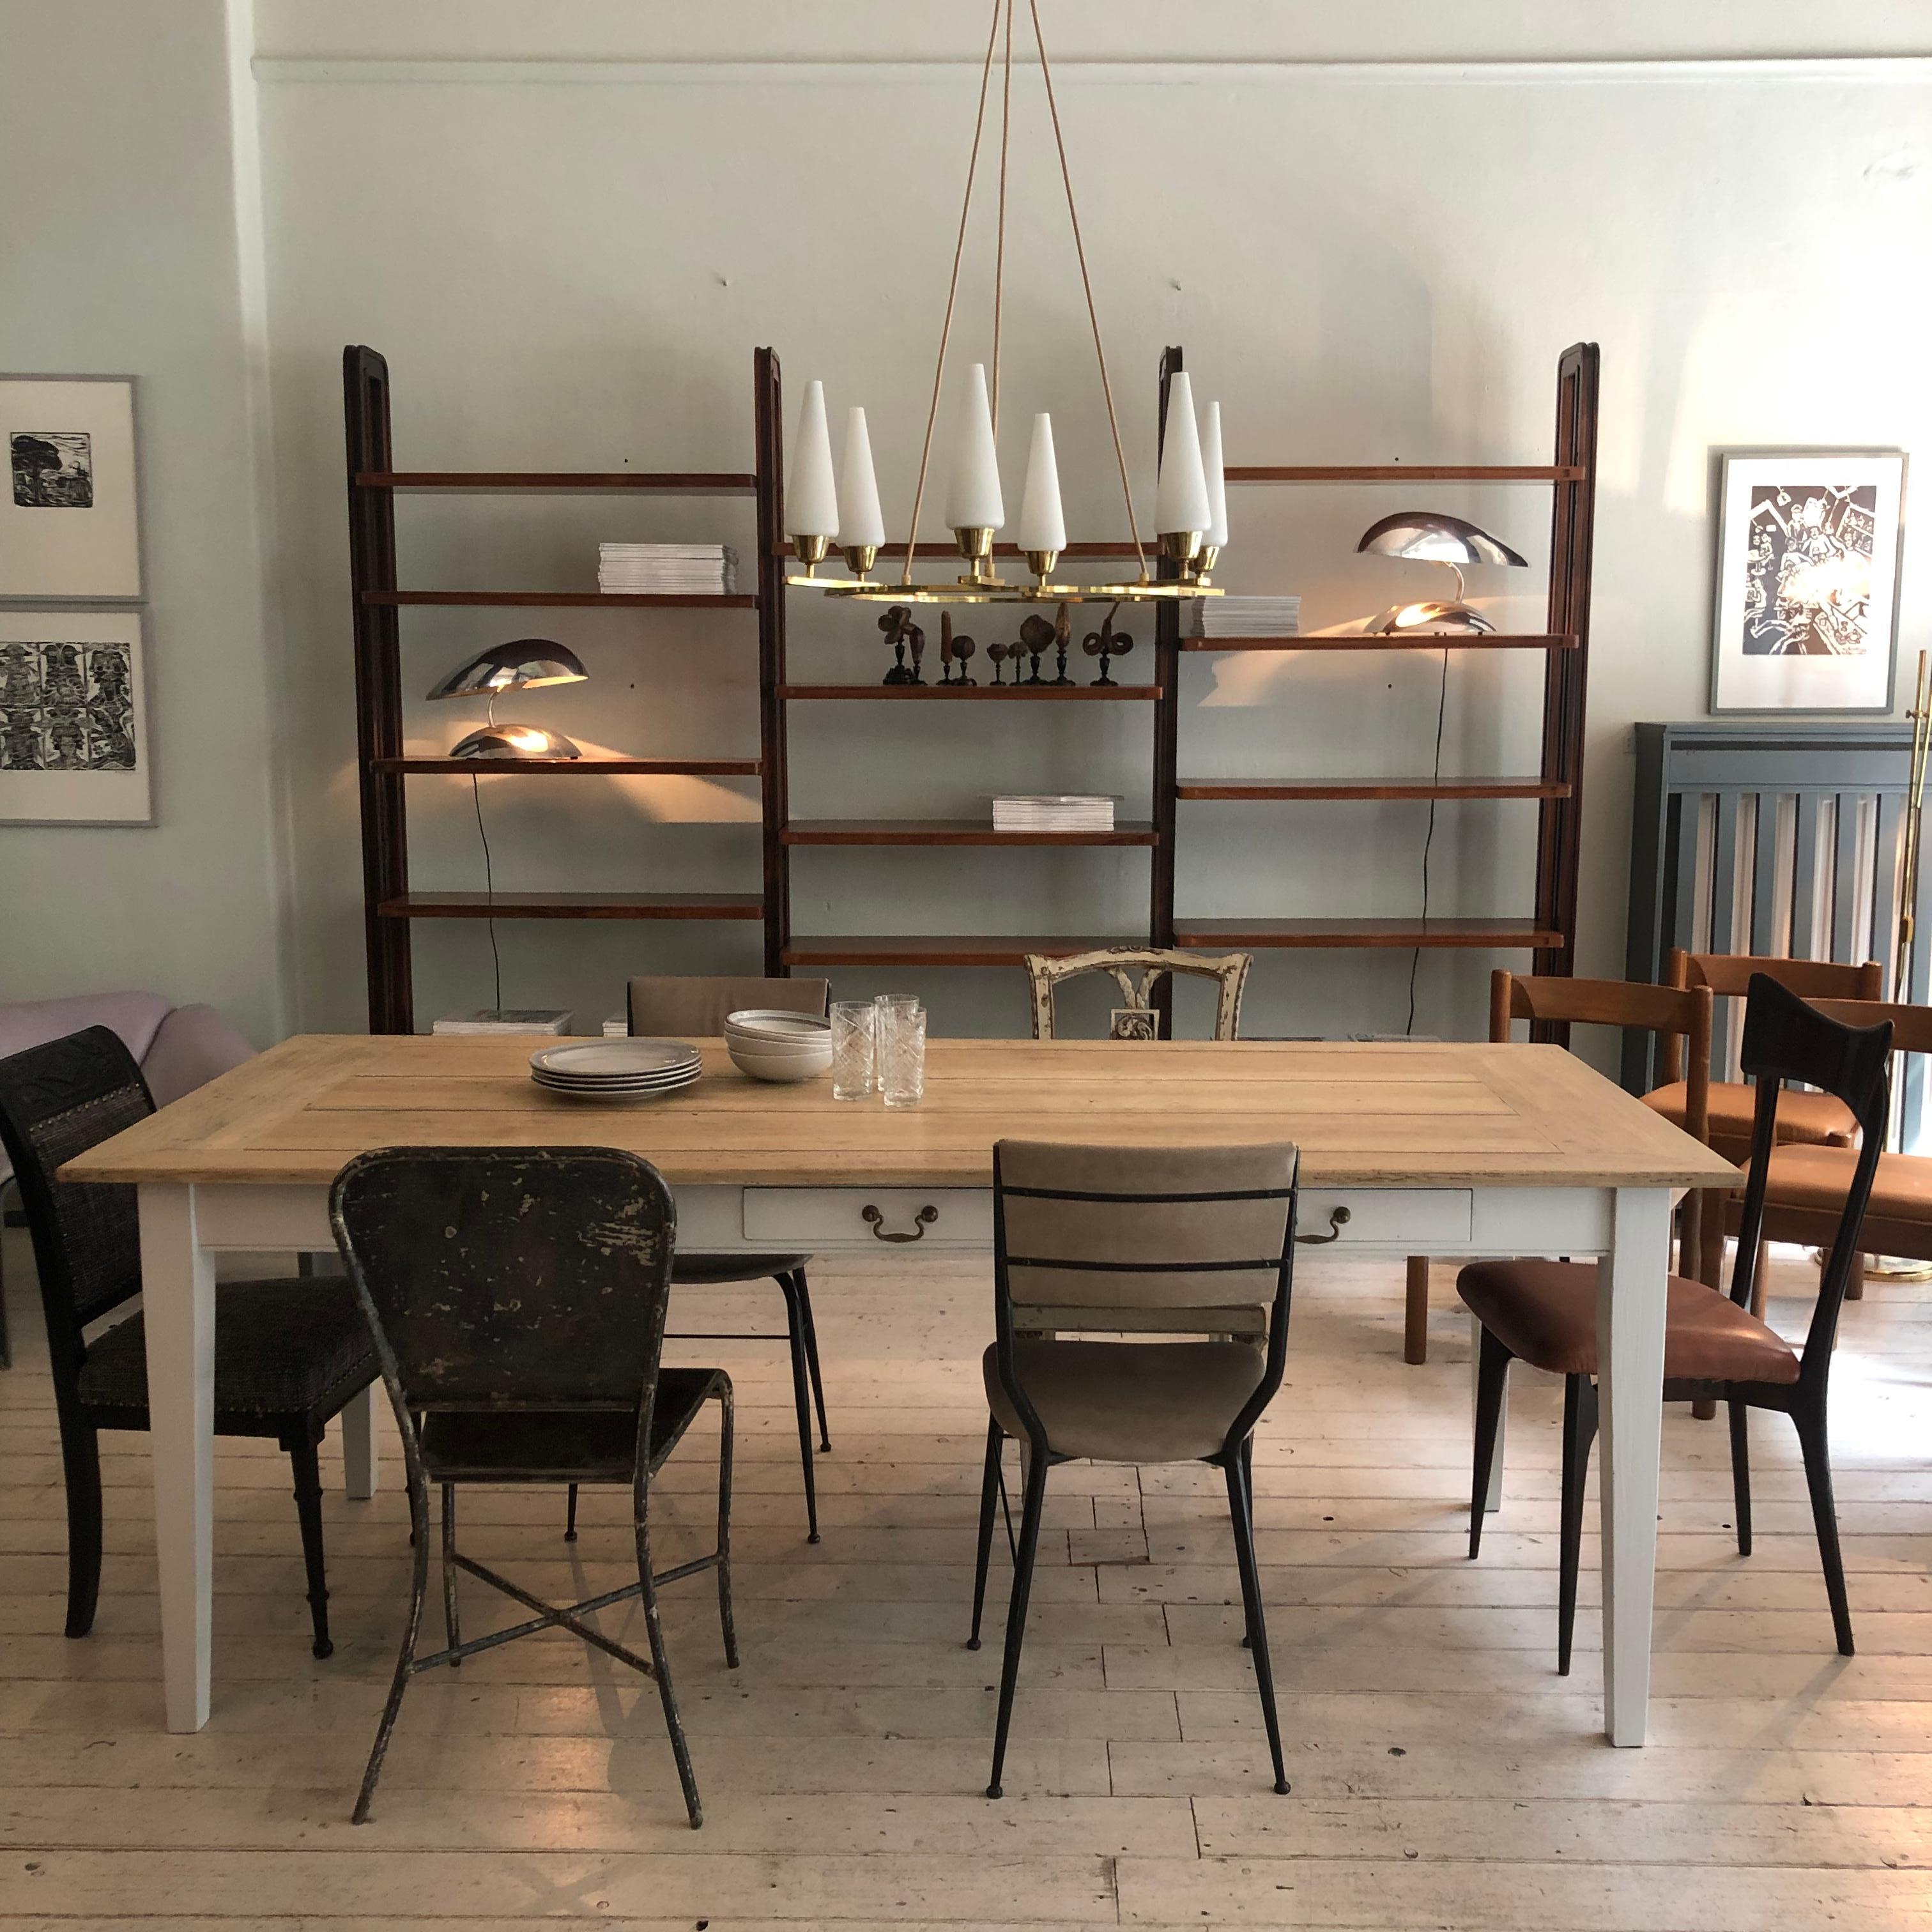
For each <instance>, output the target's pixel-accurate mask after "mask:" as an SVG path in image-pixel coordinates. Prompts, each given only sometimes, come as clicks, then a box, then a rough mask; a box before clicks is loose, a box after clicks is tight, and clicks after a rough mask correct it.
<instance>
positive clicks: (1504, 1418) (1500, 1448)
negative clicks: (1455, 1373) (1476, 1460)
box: [1469, 1315, 1509, 1516]
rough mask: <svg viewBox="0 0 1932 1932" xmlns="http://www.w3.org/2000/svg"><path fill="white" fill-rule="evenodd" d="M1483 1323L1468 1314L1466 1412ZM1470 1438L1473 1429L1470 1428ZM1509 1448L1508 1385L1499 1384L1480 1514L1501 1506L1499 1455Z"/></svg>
mask: <svg viewBox="0 0 1932 1932" xmlns="http://www.w3.org/2000/svg"><path fill="white" fill-rule="evenodd" d="M1482 1364H1483V1325H1482V1323H1481V1322H1480V1321H1478V1319H1476V1317H1475V1316H1473V1315H1472V1316H1470V1317H1469V1412H1470V1415H1471V1417H1472V1419H1473V1418H1474V1416H1475V1404H1476V1383H1477V1381H1478V1378H1479V1377H1480V1376H1481V1373H1482ZM1473 1439H1474V1431H1473V1428H1472V1440H1473ZM1508 1448H1509V1384H1508V1382H1505V1383H1504V1384H1503V1400H1502V1407H1501V1408H1499V1409H1498V1410H1497V1411H1496V1457H1495V1460H1493V1462H1492V1463H1490V1487H1489V1491H1488V1493H1487V1495H1486V1496H1484V1499H1483V1513H1484V1515H1486V1516H1494V1515H1495V1514H1496V1511H1498V1510H1499V1509H1501V1508H1502V1506H1503V1457H1504V1454H1505V1451H1507V1450H1508Z"/></svg>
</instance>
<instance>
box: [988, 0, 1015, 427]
mask: <svg viewBox="0 0 1932 1932" xmlns="http://www.w3.org/2000/svg"><path fill="white" fill-rule="evenodd" d="M1006 10H1007V31H1006V52H1005V55H1004V61H1003V62H1002V72H1001V80H1000V213H999V219H998V222H997V223H995V227H994V231H993V232H994V242H993V395H992V409H993V434H994V437H995V439H997V438H998V436H999V434H1000V311H1001V309H1002V308H1004V307H1005V305H1006V293H1007V135H1008V133H1010V131H1011V130H1012V127H1013V0H1006Z"/></svg>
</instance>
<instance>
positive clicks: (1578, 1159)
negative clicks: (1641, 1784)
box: [63, 1034, 1737, 1745]
mask: <svg viewBox="0 0 1932 1932" xmlns="http://www.w3.org/2000/svg"><path fill="white" fill-rule="evenodd" d="M531 1045H532V1043H531V1042H530V1041H529V1040H526V1039H525V1040H518V1039H514V1038H508V1039H505V1038H502V1037H494V1038H480V1039H479V1038H460V1039H448V1038H434V1037H393V1036H377V1037H368V1036H351V1035H332V1034H330V1035H323V1034H317V1035H306V1036H302V1037H297V1038H295V1039H292V1040H285V1041H284V1042H283V1043H281V1045H280V1046H276V1047H274V1048H272V1049H270V1050H269V1052H266V1053H264V1054H263V1055H260V1056H259V1057H258V1058H255V1059H254V1060H251V1061H248V1063H247V1064H245V1065H243V1066H242V1067H237V1068H236V1069H235V1070H234V1071H233V1072H232V1073H227V1074H224V1075H223V1076H222V1077H221V1078H220V1079H218V1080H216V1081H214V1082H213V1083H211V1085H208V1086H206V1087H203V1088H200V1089H199V1091H196V1092H195V1093H193V1094H190V1095H188V1096H187V1097H186V1098H184V1099H183V1100H177V1101H176V1102H175V1103H173V1104H172V1106H168V1107H165V1108H163V1109H161V1110H160V1112H158V1113H157V1114H155V1115H153V1116H151V1118H148V1119H147V1120H145V1121H142V1122H140V1123H139V1124H138V1125H136V1126H135V1127H130V1129H128V1130H127V1131H126V1132H125V1133H121V1134H119V1135H117V1136H115V1138H114V1139H112V1140H110V1141H107V1142H104V1143H102V1144H101V1145H100V1146H99V1147H97V1148H94V1149H92V1151H90V1152H89V1153H87V1154H84V1155H83V1156H82V1157H80V1158H79V1159H78V1160H75V1161H74V1162H71V1163H69V1165H68V1167H67V1168H66V1169H65V1170H63V1172H64V1173H65V1175H66V1177H67V1178H69V1179H71V1180H77V1181H108V1182H121V1183H130V1184H133V1185H134V1186H135V1187H137V1188H138V1189H139V1208H140V1229H141V1268H142V1290H143V1306H144V1308H145V1316H146V1329H147V1349H148V1409H149V1415H150V1419H151V1428H150V1439H151V1454H152V1457H153V1464H154V1529H155V1541H156V1546H157V1553H158V1557H159V1565H160V1608H161V1648H162V1669H163V1682H164V1688H165V1697H166V1721H167V1727H168V1729H169V1730H171V1731H182V1732H186V1731H195V1730H199V1729H200V1727H202V1724H205V1722H206V1721H207V1719H208V1709H209V1695H210V1685H211V1667H212V1661H213V1647H212V1571H213V1516H214V1448H213V1444H214V1433H213V1424H214V1311H215V1297H214V1280H215V1267H216V1259H217V1256H220V1255H221V1254H223V1253H236V1252H249V1253H260V1252H261V1251H263V1250H296V1251H297V1252H304V1251H306V1252H311V1253H325V1252H329V1251H331V1250H332V1249H333V1246H334V1243H333V1240H332V1236H331V1234H330V1231H329V1215H328V1203H329V1186H330V1184H331V1183H332V1181H334V1179H335V1176H336V1175H337V1174H338V1172H340V1171H341V1169H342V1167H343V1166H344V1165H345V1164H346V1163H347V1162H348V1161H349V1160H351V1159H353V1157H355V1156H356V1154H360V1153H362V1152H363V1151H365V1149H368V1148H380V1147H395V1146H437V1147H448V1146H467V1147H479V1148H487V1147H532V1146H558V1145H567V1146H587V1145H595V1146H602V1147H616V1148H628V1149H630V1150H631V1151H634V1152H636V1153H638V1154H643V1155H645V1156H646V1157H648V1158H649V1160H651V1161H652V1162H653V1163H655V1165H656V1166H657V1167H658V1169H660V1170H661V1172H662V1173H663V1174H664V1177H665V1178H666V1180H667V1181H669V1183H670V1186H671V1187H672V1189H673V1192H674V1193H675V1196H676V1204H677V1218H678V1239H679V1241H680V1242H681V1243H682V1244H685V1246H687V1247H691V1248H693V1249H702V1250H706V1251H707V1252H717V1251H720V1250H745V1251H747V1252H750V1251H754V1250H763V1251H771V1250H794V1251H796V1250H805V1251H808V1252H812V1253H820V1254H835V1253H841V1252H842V1253H880V1251H881V1245H882V1244H884V1248H885V1251H886V1252H890V1253H899V1254H902V1255H904V1257H905V1260H906V1268H905V1275H904V1292H905V1293H906V1294H907V1295H918V1294H919V1292H920V1270H919V1265H918V1258H919V1253H921V1252H922V1251H923V1250H929V1249H932V1250H937V1249H947V1250H954V1251H957V1250H962V1249H965V1250H974V1249H978V1250H985V1249H989V1248H990V1247H991V1245H992V1152H993V1147H994V1144H995V1142H997V1141H999V1140H1001V1139H1040V1140H1057V1141H1085V1142H1100V1143H1105V1144H1109V1145H1138V1146H1158V1147H1180V1146H1212V1145H1226V1144H1232V1143H1253V1142H1264V1141H1292V1142H1295V1144H1296V1145H1298V1147H1299V1148H1301V1205H1300V1217H1299V1223H1298V1227H1299V1233H1298V1240H1299V1241H1301V1242H1303V1243H1305V1244H1307V1246H1306V1247H1304V1248H1303V1249H1302V1250H1301V1252H1302V1253H1304V1255H1306V1254H1310V1253H1322V1252H1327V1253H1332V1254H1335V1255H1338V1256H1340V1255H1346V1256H1373V1255H1383V1256H1407V1255H1411V1254H1420V1253H1428V1254H1436V1255H1442V1256H1478V1255H1505V1256H1508V1255H1568V1256H1601V1257H1602V1258H1603V1262H1604V1265H1603V1266H1602V1267H1601V1269H1600V1270H1599V1273H1598V1284H1599V1286H1598V1301H1597V1324H1598V1345H1599V1354H1598V1361H1599V1364H1600V1381H1601V1430H1602V1436H1603V1445H1604V1446H1603V1463H1602V1483H1601V1498H1602V1521H1603V1539H1602V1543H1603V1565H1604V1730H1605V1731H1606V1733H1607V1735H1608V1736H1609V1738H1610V1740H1611V1742H1613V1743H1614V1744H1619V1745H1640V1744H1641V1743H1643V1740H1644V1732H1645V1724H1646V1713H1647V1706H1648V1702H1649V1685H1650V1643H1651V1600H1652V1586H1653V1583H1654V1580H1655V1568H1656V1559H1657V1502H1658V1454H1659V1448H1660V1442H1661V1415H1662V1403H1661V1393H1662V1384H1663V1373H1664V1309H1665V1282H1666V1279H1667V1250H1668V1247H1669V1232H1670V1213H1671V1208H1672V1205H1673V1199H1675V1197H1676V1194H1677V1193H1679V1192H1680V1191H1681V1190H1684V1189H1686V1188H1690V1187H1714V1186H1721V1185H1730V1184H1735V1182H1736V1178H1737V1176H1736V1170H1735V1169H1733V1167H1731V1166H1730V1164H1729V1163H1727V1162H1724V1161H1723V1160H1720V1159H1718V1157H1717V1156H1716V1155H1715V1154H1712V1153H1711V1152H1709V1150H1708V1149H1706V1148H1704V1147H1703V1146H1701V1145H1699V1143H1698V1142H1696V1141H1694V1140H1692V1139H1691V1138H1690V1137H1689V1136H1688V1135H1686V1134H1684V1133H1681V1132H1680V1131H1679V1130H1678V1129H1676V1127H1672V1126H1671V1125H1670V1124H1669V1123H1668V1122H1667V1121H1664V1120H1663V1119H1662V1118H1660V1117H1659V1116H1658V1115H1657V1114H1655V1113H1654V1112H1652V1110H1651V1109H1649V1108H1648V1107H1646V1106H1643V1104H1642V1103H1640V1102H1639V1101H1637V1100H1634V1099H1633V1098H1631V1096H1629V1095H1628V1094H1625V1093H1624V1092H1623V1091H1622V1090H1621V1089H1620V1088H1617V1087H1616V1086H1613V1085H1612V1084H1611V1083H1610V1082H1609V1081H1608V1080H1607V1079H1604V1077H1603V1076H1601V1075H1600V1074H1598V1073H1596V1072H1595V1071H1594V1070H1592V1069H1591V1068H1590V1067H1588V1066H1586V1064H1584V1063H1583V1061H1580V1060H1579V1059H1577V1058H1574V1056H1572V1055H1570V1054H1569V1053H1568V1052H1565V1051H1564V1050H1562V1049H1560V1048H1559V1047H1556V1046H1479V1045H1445V1044H1436V1043H1422V1042H1415V1043H1388V1044H1383V1043H1376V1044H1352V1043H1350V1044H1343V1043H1335V1044H1329V1043H1312V1042H1272V1041H1269V1042H1262V1041H1253V1042H1245V1041H1244V1042H1230V1043H1215V1042H1203V1043H1192V1042H1186V1041H1171V1042H1158V1043H1139V1044H1133V1045H1127V1044H1124V1043H1115V1042H1111V1041H1104V1040H1092V1041H1073V1040H1066V1041H1058V1040H1056V1041H1037V1040H934V1041H932V1043H930V1045H929V1047H928V1049H927V1055H926V1093H925V1098H924V1100H922V1102H921V1103H919V1105H917V1106H913V1107H907V1108H898V1109H886V1108H885V1107H884V1106H883V1105H882V1104H881V1103H880V1102H879V1101H878V1100H877V1099H873V1100H864V1101H839V1100H834V1099H833V1098H832V1092H831V1088H830V1085H829V1082H826V1081H823V1080H817V1081H812V1082H806V1083H804V1084H801V1085H765V1084H762V1083H760V1082H757V1081H754V1080H751V1079H748V1078H747V1077H746V1076H744V1075H743V1074H741V1073H739V1072H738V1070H736V1068H735V1067H733V1066H732V1065H731V1064H730V1061H729V1059H728V1058H727V1056H726V1054H725V1052H724V1047H723V1045H722V1043H721V1042H718V1041H706V1042H703V1043H701V1045H702V1049H703V1060H704V1073H703V1077H702V1079H700V1080H699V1081H698V1082H697V1084H696V1085H694V1086H691V1087H690V1088H685V1089H684V1090H683V1091H680V1092H679V1093H676V1094H671V1095H669V1096H667V1097H663V1098H658V1099H652V1100H648V1101H644V1102H640V1103H630V1104H627V1105H623V1106H607V1105H603V1104H597V1103H586V1102H584V1101H581V1100H574V1099H571V1098H568V1097H560V1096H559V1095H556V1094H553V1093H550V1092H548V1091H545V1090H544V1089H542V1088H539V1087H538V1086H536V1085H535V1084H534V1083H533V1082H532V1081H531V1079H529V1068H528V1061H529V1053H530V1050H531ZM987 1321H988V1323H989V1332H990V1325H991V1322H992V1307H991V1302H990V1298H989V1305H988V1311H987ZM1291 1346H1292V1343H1291ZM344 1431H345V1441H344V1459H345V1466H346V1469H347V1479H348V1484H349V1488H350V1493H351V1494H352V1496H354V1495H362V1496H368V1495H370V1494H371V1493H373V1492H374V1486H375V1482H376V1477H377V1469H376V1450H375V1430H374V1407H373V1402H372V1399H371V1396H369V1395H366V1394H365V1396H364V1397H362V1398H360V1399H359V1400H358V1402H357V1403H356V1404H354V1405H353V1406H352V1407H351V1408H350V1410H349V1411H348V1412H347V1413H346V1415H345V1417H344ZM1499 1466H1500V1458H1499Z"/></svg>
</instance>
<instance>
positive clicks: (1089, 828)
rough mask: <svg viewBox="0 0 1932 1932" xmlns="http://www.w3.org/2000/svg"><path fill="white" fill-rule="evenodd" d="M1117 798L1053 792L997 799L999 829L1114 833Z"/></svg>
mask: <svg viewBox="0 0 1932 1932" xmlns="http://www.w3.org/2000/svg"><path fill="white" fill-rule="evenodd" d="M993 829H994V830H995V832H1111V831H1112V830H1113V829H1114V801H1113V799H1112V798H1109V797H1099V796H1093V795H1091V794H1089V793H1064V792H1049V793H1044V794H1040V795H1037V796H1027V797H1022V798H996V799H994V801H993Z"/></svg>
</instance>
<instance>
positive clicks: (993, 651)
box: [986, 643, 1020, 686]
mask: <svg viewBox="0 0 1932 1932" xmlns="http://www.w3.org/2000/svg"><path fill="white" fill-rule="evenodd" d="M1019 652H1020V647H1019V645H1017V644H1001V643H992V644H989V645H988V646H986V661H987V662H988V663H989V664H991V665H992V667H993V682H995V684H997V685H1002V686H1004V684H1005V683H1006V681H1007V679H1006V669H1007V658H1018V657H1019ZM1019 674H1020V667H1019V664H1017V663H1016V664H1014V666H1013V678H1014V681H1015V682H1018V681H1019Z"/></svg>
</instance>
